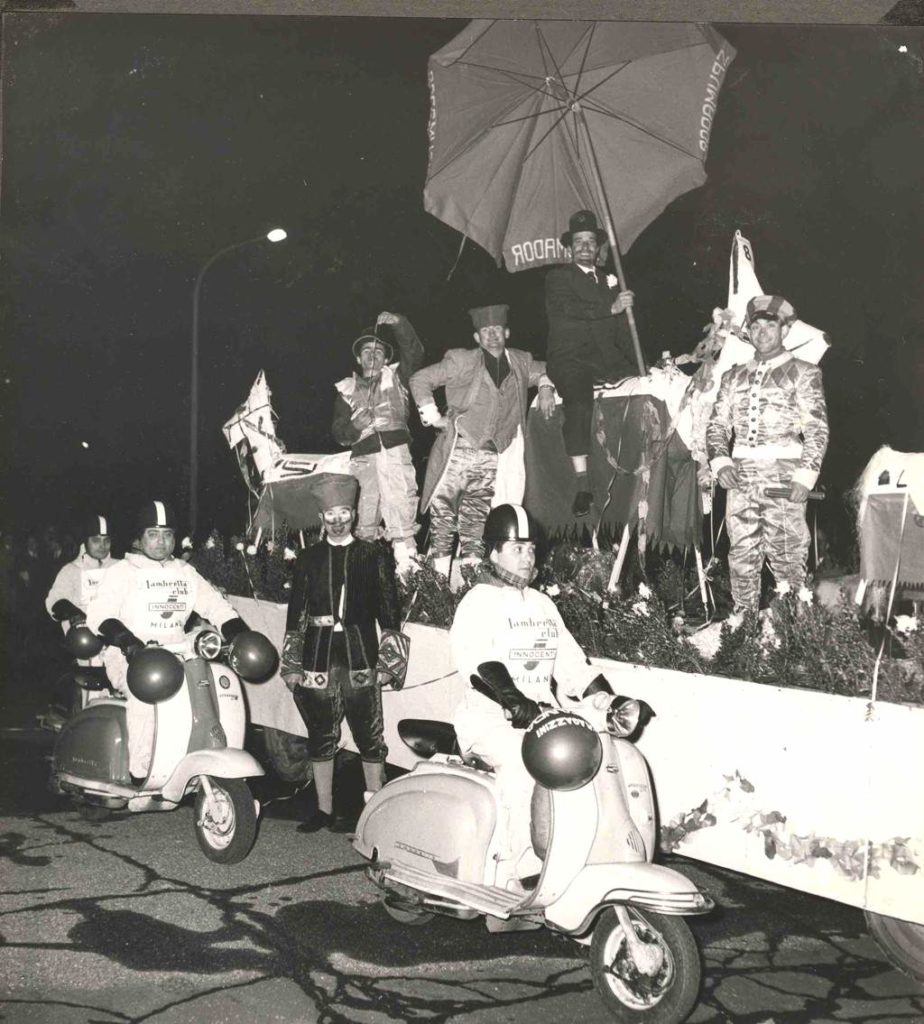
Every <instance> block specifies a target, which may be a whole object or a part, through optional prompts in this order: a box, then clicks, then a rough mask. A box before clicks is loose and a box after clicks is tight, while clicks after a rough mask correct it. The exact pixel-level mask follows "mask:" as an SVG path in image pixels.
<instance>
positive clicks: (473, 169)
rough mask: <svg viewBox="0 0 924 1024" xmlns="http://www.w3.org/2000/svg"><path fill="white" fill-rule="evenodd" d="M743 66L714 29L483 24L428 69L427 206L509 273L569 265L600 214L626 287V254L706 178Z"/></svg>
mask: <svg viewBox="0 0 924 1024" xmlns="http://www.w3.org/2000/svg"><path fill="white" fill-rule="evenodd" d="M734 55H735V51H734V49H733V48H732V47H731V46H730V45H729V44H728V42H726V40H724V39H723V38H722V37H721V36H720V35H719V34H718V33H717V32H715V31H714V30H713V29H711V28H710V27H709V26H707V25H691V24H648V23H633V22H629V23H626V22H599V21H598V22H595V21H487V20H479V21H473V22H471V23H470V24H469V26H468V27H467V28H466V29H465V30H464V31H463V32H461V33H459V35H458V36H456V37H455V39H453V40H452V41H451V42H450V43H448V44H447V45H446V46H444V47H443V48H442V49H441V50H439V51H438V52H437V53H435V54H433V55H432V56H431V57H430V61H429V73H428V74H429V86H430V124H429V129H428V131H429V137H430V156H429V166H428V172H427V181H426V185H425V186H424V206H425V208H426V209H427V210H428V211H429V212H430V213H432V214H433V215H434V216H436V217H438V218H439V219H440V220H442V221H444V222H445V223H447V224H449V225H451V226H452V227H454V228H456V229H457V230H458V231H461V232H463V233H464V234H465V235H466V236H467V237H468V238H471V239H472V240H473V241H475V242H477V243H478V244H479V245H480V246H482V247H483V248H484V249H486V250H487V251H488V252H489V253H490V254H491V255H492V256H493V257H494V258H495V259H496V260H497V261H498V263H500V262H501V261H503V263H504V264H505V265H506V267H507V269H508V270H510V271H519V270H528V269H530V268H533V267H539V266H544V265H547V264H550V263H563V262H566V261H567V259H568V253H567V251H566V250H564V249H563V247H562V245H561V243H560V241H559V238H560V236H561V235H562V233H563V232H564V231H565V230H566V229H567V227H568V218H569V217H570V215H571V214H572V213H574V212H575V211H576V210H579V209H591V210H593V211H594V212H595V213H596V214H597V216H598V218H599V220H600V222H601V223H603V224H605V226H606V231H607V235H608V238H609V242H610V246H611V248H612V251H613V259H614V262H615V265H616V273H617V275H618V277H619V279H620V286H621V287H623V288H625V287H626V286H627V285H626V280H625V274H624V272H623V269H622V262H621V257H620V252H621V251H625V250H626V249H628V248H629V246H631V245H632V243H633V242H634V241H635V239H636V238H637V237H638V235H639V234H640V233H641V232H642V231H643V230H644V228H645V227H647V225H648V224H650V223H651V221H653V220H654V219H655V217H657V216H658V214H659V213H660V212H661V211H662V210H663V209H664V208H665V207H666V206H667V205H668V203H670V202H671V200H673V199H675V198H676V197H677V196H679V195H681V194H682V193H684V192H687V191H689V190H690V189H693V188H696V187H697V186H699V185H702V184H703V182H704V181H705V180H706V172H705V169H704V163H705V160H706V154H707V152H708V149H709V135H710V131H711V129H712V123H713V119H714V117H715V112H716V103H717V101H718V95H719V90H720V89H721V86H722V81H723V79H724V77H725V72H726V70H727V68H728V66H729V64H730V63H731V61H732V59H733V58H734ZM628 313H629V325H630V327H631V329H632V335H633V339H634V342H635V350H636V358H637V359H638V362H639V372H640V373H644V372H645V368H644V361H643V360H642V354H641V348H640V346H639V342H638V335H637V332H636V329H635V321H634V319H633V318H632V311H631V310H629V311H628Z"/></svg>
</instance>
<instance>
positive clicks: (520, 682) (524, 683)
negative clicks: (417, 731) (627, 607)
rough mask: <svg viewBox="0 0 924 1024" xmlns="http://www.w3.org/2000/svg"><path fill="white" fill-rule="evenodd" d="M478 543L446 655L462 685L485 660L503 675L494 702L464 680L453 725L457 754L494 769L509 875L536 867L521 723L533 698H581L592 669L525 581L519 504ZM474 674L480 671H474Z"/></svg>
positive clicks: (530, 541) (526, 525)
mask: <svg viewBox="0 0 924 1024" xmlns="http://www.w3.org/2000/svg"><path fill="white" fill-rule="evenodd" d="M484 539H485V545H486V547H487V549H488V551H489V555H488V558H489V561H490V565H491V569H492V574H493V577H492V579H491V580H490V582H488V583H478V584H476V585H475V586H474V587H472V589H471V590H470V591H469V592H468V593H467V594H466V595H465V597H463V598H462V600H461V601H460V603H459V607H458V608H457V609H456V614H455V617H454V619H453V622H452V627H451V629H450V631H449V637H450V642H451V644H452V656H453V662H454V664H455V666H456V669H457V671H458V673H459V675H460V676H461V677H462V678H463V679H464V680H465V681H466V682H468V681H469V680H470V679H471V677H472V676H473V675H478V674H479V666H481V665H483V664H484V663H485V662H500V664H501V665H503V666H505V667H506V669H507V671H508V673H509V680H508V681H506V683H505V684H502V686H503V689H504V692H503V694H502V696H503V698H504V704H505V706H506V708H507V714H509V716H510V717H509V718H508V717H507V715H505V712H504V708H503V707H502V706H501V704H500V703H497V702H495V701H494V700H491V699H490V698H488V697H486V696H484V695H483V694H481V693H479V692H478V691H477V690H476V689H474V688H473V687H468V688H466V690H465V693H464V695H463V697H462V700H461V702H460V704H459V706H458V708H457V710H456V713H455V716H454V719H453V722H454V725H455V729H456V735H457V736H458V739H459V746H460V748H461V749H462V751H463V753H473V754H477V755H478V756H479V757H481V758H482V759H483V760H485V761H487V762H488V763H489V764H491V765H492V766H493V767H494V769H495V772H496V774H497V782H498V786H499V789H500V794H501V802H502V804H503V806H504V808H505V810H506V813H507V819H508V820H507V834H508V840H509V843H508V849H507V851H506V856H505V859H509V861H510V862H511V863H512V865H513V866H512V870H511V873H512V874H513V875H514V876H519V877H524V876H526V875H530V874H532V873H534V872H535V871H537V870H538V864H539V862H538V860H537V859H536V857H535V854H533V852H532V847H531V843H530V832H529V825H530V797H531V795H532V791H533V785H534V780H533V778H532V776H531V775H530V774H529V773H528V772H527V770H526V767H525V765H524V764H523V758H522V756H521V753H520V751H521V747H522V743H523V730H524V729H525V728H526V727H527V726H528V725H529V723H530V722H531V721H532V719H533V718H534V717H535V716H536V715H537V714H538V713H539V708H540V705H542V704H548V705H552V706H554V705H556V704H557V703H558V701H557V698H556V694H555V691H554V690H553V687H552V676H553V674H554V676H555V681H556V683H557V686H558V689H559V691H560V692H562V693H565V694H567V695H568V696H570V697H575V698H579V697H581V696H582V695H583V694H584V693H585V691H586V690H587V688H588V686H589V685H590V683H591V682H592V681H593V680H594V679H595V678H596V676H597V675H598V672H597V671H596V670H595V669H593V668H592V667H591V666H590V664H589V663H588V661H587V657H586V655H585V654H584V652H583V651H582V650H581V647H580V645H579V644H578V642H577V641H576V640H575V639H574V637H573V636H572V635H571V633H569V632H568V627H567V626H566V625H565V623H564V622H563V621H562V617H561V615H560V614H559V612H558V609H557V608H556V607H555V605H554V604H553V602H552V600H551V598H549V597H547V596H546V595H545V594H543V593H541V592H540V591H538V590H533V589H532V588H531V587H530V583H531V582H532V581H533V579H534V578H535V575H536V568H535V567H536V528H535V524H534V522H533V521H532V519H531V517H530V516H529V515H528V513H527V512H526V510H525V509H524V508H523V507H522V506H521V505H498V506H497V508H495V509H492V511H491V513H490V514H489V515H488V518H487V522H486V523H485V529H484ZM481 675H482V678H483V677H484V676H483V673H482V674H481Z"/></svg>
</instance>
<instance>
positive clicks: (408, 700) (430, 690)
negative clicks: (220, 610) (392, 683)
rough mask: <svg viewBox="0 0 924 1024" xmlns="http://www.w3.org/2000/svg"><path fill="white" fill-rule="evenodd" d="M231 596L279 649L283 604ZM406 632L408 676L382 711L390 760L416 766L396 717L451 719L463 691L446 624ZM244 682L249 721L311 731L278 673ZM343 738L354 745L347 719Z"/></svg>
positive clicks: (386, 696) (386, 697)
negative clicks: (255, 681)
mask: <svg viewBox="0 0 924 1024" xmlns="http://www.w3.org/2000/svg"><path fill="white" fill-rule="evenodd" d="M228 600H229V601H230V602H231V604H232V605H233V606H234V608H235V610H236V611H237V612H238V613H239V614H240V616H241V618H242V619H243V620H244V621H245V622H246V623H247V625H248V626H250V628H251V629H257V630H259V631H260V632H261V633H265V634H266V635H267V636H268V637H269V638H270V640H272V641H273V643H274V644H275V645H276V647H277V649H279V650H281V649H282V641H283V637H284V636H285V631H286V606H285V605H281V604H272V603H270V602H268V601H255V600H253V599H252V598H247V597H237V596H235V595H229V597H228ZM405 632H406V633H407V634H408V636H410V638H411V651H410V662H409V664H408V673H407V680H406V682H405V684H404V687H403V689H401V690H397V691H395V690H390V689H385V690H383V691H382V713H383V716H384V721H385V742H386V744H387V746H388V761H389V763H390V764H394V765H397V766H398V767H400V768H413V767H414V765H415V764H416V763H417V758H416V757H415V756H414V754H413V753H411V751H410V750H409V749H408V748H407V747H406V746H405V745H404V743H403V742H402V741H401V738H400V737H399V736H398V722H400V721H401V719H402V718H435V719H437V720H439V721H442V722H445V721H449V720H450V718H451V715H452V709H453V708H455V706H456V704H457V703H458V702H459V698H460V697H461V693H462V683H461V681H460V679H459V676H458V674H457V673H456V671H455V669H454V668H453V666H452V658H451V656H450V652H449V640H448V633H447V632H446V630H444V629H434V628H432V627H431V626H418V625H416V624H415V623H408V625H407V626H406V627H405ZM244 687H245V689H246V691H247V704H248V710H249V713H250V720H251V722H253V723H254V724H255V725H262V726H267V727H270V728H273V729H280V730H282V731H283V732H290V733H294V734H295V735H296V736H307V735H308V733H307V731H306V729H305V724H304V722H302V719H301V715H299V713H298V710H297V709H296V707H295V702H294V701H293V700H292V694H291V693H289V691H288V689H287V687H286V684H285V683H284V682H283V681H282V679H281V678H280V677H279V676H278V675H275V676H273V677H272V679H270V680H268V681H267V682H265V683H259V684H254V683H245V684H244ZM341 741H342V746H345V747H346V749H347V750H354V751H355V750H356V745H355V744H354V743H353V737H352V736H351V735H350V729H349V726H348V725H347V724H346V722H344V723H343V735H342V737H341Z"/></svg>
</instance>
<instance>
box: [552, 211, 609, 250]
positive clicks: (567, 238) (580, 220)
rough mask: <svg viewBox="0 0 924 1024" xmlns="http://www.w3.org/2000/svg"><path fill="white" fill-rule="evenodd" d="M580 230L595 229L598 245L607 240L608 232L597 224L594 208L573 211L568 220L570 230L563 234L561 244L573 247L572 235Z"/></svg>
mask: <svg viewBox="0 0 924 1024" xmlns="http://www.w3.org/2000/svg"><path fill="white" fill-rule="evenodd" d="M579 231H593V232H595V233H596V235H597V245H602V244H603V243H604V242H605V241H606V232H605V231H604V230H603V228H601V227H599V226H598V224H597V215H596V214H595V213H594V212H593V210H578V212H577V213H572V214H571V217H570V219H569V220H568V230H567V231H566V232H565V233H564V234H563V235H562V236H561V244H562V245H563V246H564V247H565V248H566V249H570V248H571V236H572V235H576V234H577V233H578V232H579Z"/></svg>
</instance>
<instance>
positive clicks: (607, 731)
mask: <svg viewBox="0 0 924 1024" xmlns="http://www.w3.org/2000/svg"><path fill="white" fill-rule="evenodd" d="M484 668H485V666H481V669H480V671H482V670H483V669H484ZM476 680H477V677H473V678H472V681H473V684H476V685H477V683H476ZM479 688H480V687H479ZM591 690H592V691H595V692H591V691H589V692H588V694H587V695H586V696H585V699H584V700H583V701H581V702H580V705H579V707H580V711H581V714H580V716H578V715H576V714H575V713H574V712H573V711H571V710H568V711H567V712H566V711H563V710H558V709H556V710H549V711H545V712H543V713H542V714H540V715H539V717H538V718H536V719H535V720H534V721H533V722H532V724H531V725H530V727H529V729H528V730H527V731H526V734H525V736H524V751H525V750H526V747H527V744H528V743H529V742H532V741H531V740H530V737H533V741H535V739H536V738H537V737H538V738H543V740H544V741H548V742H551V743H552V747H551V748H549V749H547V750H546V754H547V755H548V756H549V757H550V758H551V760H552V761H554V760H555V759H556V758H558V757H565V758H568V757H570V756H571V754H570V752H569V751H568V750H567V749H566V747H567V744H568V742H569V740H568V736H567V735H566V734H568V733H570V734H572V735H578V734H579V733H580V732H582V731H583V732H590V733H591V736H592V737H593V740H592V741H590V742H593V743H596V744H597V745H598V747H600V748H601V750H600V755H599V758H598V760H596V761H595V762H594V764H593V765H592V766H591V768H590V770H589V771H588V772H587V773H586V774H587V776H589V775H590V774H591V773H592V772H593V771H594V770H595V774H593V777H592V778H591V779H590V780H589V782H588V783H587V784H584V785H581V786H580V787H579V788H572V789H552V788H547V786H545V785H540V784H539V783H538V782H537V785H536V787H535V791H534V794H533V800H532V840H533V848H534V850H535V852H536V854H537V855H538V856H539V857H540V858H541V860H542V870H541V873H540V875H539V878H538V881H537V883H536V885H535V888H534V889H532V890H531V891H527V890H525V889H524V886H523V884H522V883H521V882H519V881H518V880H516V879H513V878H511V877H510V874H509V868H506V867H505V865H506V864H507V863H508V862H503V861H501V860H500V850H501V844H502V836H501V835H500V834H499V826H498V823H499V821H501V820H502V817H501V808H500V805H499V801H498V792H497V786H496V783H495V779H494V775H493V773H492V772H491V770H490V768H489V767H488V766H487V765H485V764H484V763H483V762H482V763H479V762H478V759H477V758H471V757H466V758H463V757H461V756H459V754H458V747H457V746H456V744H455V735H454V731H453V729H452V727H451V726H449V725H447V724H446V723H443V722H427V721H413V720H412V721H403V722H401V723H400V727H399V732H400V734H401V737H402V739H403V740H404V742H405V743H407V744H408V746H410V747H411V749H412V750H414V752H415V753H417V754H419V755H420V756H421V757H424V758H427V759H426V760H422V761H421V762H419V763H418V764H417V765H416V766H415V767H414V768H413V770H412V771H411V772H409V773H408V774H407V775H404V776H402V777H400V778H398V779H395V780H394V781H392V782H390V783H389V784H388V785H386V786H385V787H384V788H383V789H382V790H380V791H379V792H378V793H375V794H373V795H372V796H371V798H370V799H369V801H368V803H367V804H366V806H365V808H364V810H363V813H362V815H361V816H360V818H359V821H358V823H357V827H356V836H355V838H354V840H353V846H354V848H355V849H356V850H357V851H358V852H359V853H360V854H361V855H362V856H363V857H365V858H366V859H367V860H369V862H370V866H369V868H368V874H369V877H370V878H371V879H372V880H373V881H374V882H375V883H376V884H377V885H378V886H379V887H380V888H381V889H383V890H384V892H385V897H384V904H385V909H386V911H387V912H388V914H389V915H390V916H391V917H392V918H394V919H395V920H397V921H400V922H402V923H404V924H425V923H427V922H428V921H430V920H432V918H433V915H434V914H437V913H439V914H446V915H449V916H453V917H457V918H462V919H470V918H474V917H477V916H479V915H484V916H485V918H486V923H487V925H488V928H489V930H491V931H505V930H510V929H512V928H522V927H524V926H525V927H534V928H539V927H542V926H545V927H547V928H550V929H552V930H553V931H556V932H559V933H562V934H565V935H568V936H570V937H571V938H573V939H574V940H575V941H576V942H578V943H580V944H582V945H585V946H586V945H589V946H590V963H591V972H592V975H593V980H594V985H595V987H596V989H597V991H598V993H599V995H600V996H601V998H602V999H603V1002H604V1003H605V1005H606V1006H607V1009H608V1010H609V1011H610V1013H611V1014H612V1015H613V1017H614V1018H615V1019H616V1020H620V1021H649V1020H650V1021H655V1022H658V1024H676V1022H679V1021H682V1020H685V1019H686V1017H687V1015H688V1014H689V1013H690V1011H691V1010H692V1008H693V1006H694V1005H695V1003H696V1000H697V996H698V992H699V987H700V979H701V962H700V955H699V950H698V948H697V945H696V942H695V940H694V938H693V935H692V933H691V931H690V929H689V927H688V925H687V924H686V922H685V921H684V920H683V918H682V916H681V915H694V914H704V913H706V912H708V911H709V910H711V909H712V907H713V902H712V900H711V899H709V897H707V896H705V895H704V894H703V893H701V892H700V891H699V890H698V889H697V888H696V886H695V885H694V884H693V883H692V882H691V881H689V880H688V879H687V878H685V877H684V876H683V875H682V874H680V873H679V872H678V871H675V870H673V869H671V868H668V867H664V866H660V865H656V864H653V863H652V857H653V855H654V851H655V845H656V812H655V803H654V795H653V792H652V786H651V780H650V777H649V773H648V767H647V765H646V763H645V760H644V758H643V757H642V755H641V754H640V753H639V752H638V751H637V750H636V749H635V747H634V746H633V745H632V744H631V743H630V742H628V739H627V738H628V737H630V736H632V735H633V734H634V733H635V732H636V729H637V727H638V725H639V720H640V716H642V715H643V714H646V713H647V714H648V715H650V714H651V710H650V709H649V708H648V707H647V705H643V704H640V702H637V701H633V700H628V699H626V698H622V697H614V696H613V692H612V690H611V689H610V687H609V684H608V683H607V682H606V680H605V679H604V678H603V677H602V676H600V677H598V680H597V681H596V683H595V685H594V686H593V687H592V688H591ZM482 692H484V693H486V694H487V695H488V696H493V694H491V693H489V692H488V691H487V690H483V691H482ZM495 699H496V698H495ZM575 706H576V707H577V706H578V705H575ZM556 737H558V739H556ZM585 740H586V736H585V737H584V738H582V739H581V742H582V743H585ZM556 743H557V744H558V747H557V749H556V748H555V744H556ZM585 746H586V743H585ZM524 762H525V763H526V764H527V767H528V768H530V771H531V774H533V776H534V777H536V775H537V772H535V771H533V769H532V768H531V767H530V762H529V759H528V757H526V756H524ZM597 765H599V768H597V767H596V766H597ZM548 781H549V780H548V779H546V782H548Z"/></svg>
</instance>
